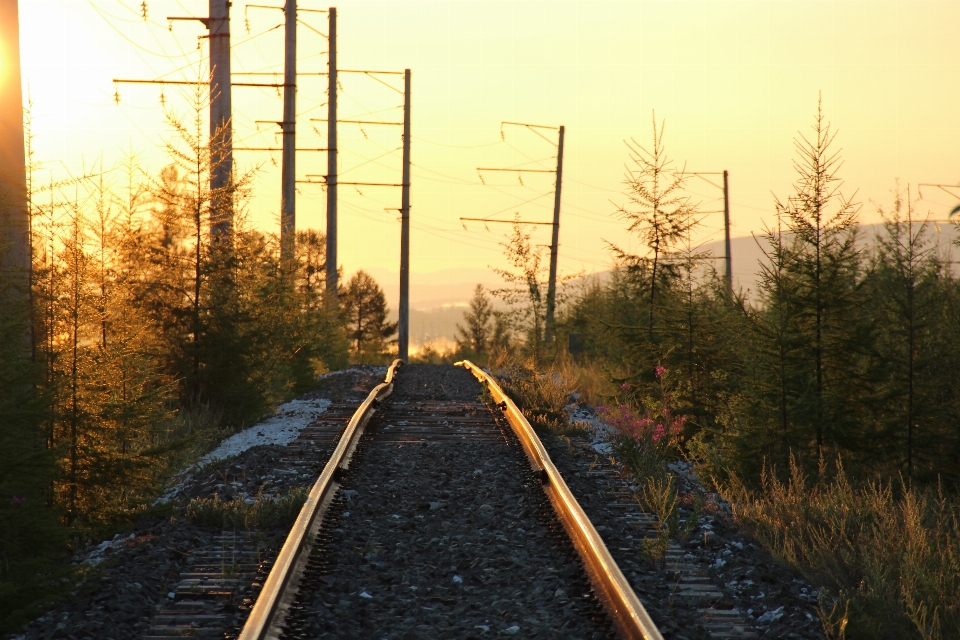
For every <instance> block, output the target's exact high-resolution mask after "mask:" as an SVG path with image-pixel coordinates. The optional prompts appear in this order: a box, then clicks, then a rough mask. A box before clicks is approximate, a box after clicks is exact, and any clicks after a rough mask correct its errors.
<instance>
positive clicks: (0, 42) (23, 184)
mask: <svg viewBox="0 0 960 640" xmlns="http://www.w3.org/2000/svg"><path fill="white" fill-rule="evenodd" d="M0 56H2V58H0V59H2V61H3V73H2V74H0V267H2V269H3V273H2V276H3V279H4V280H5V282H4V284H13V285H14V286H15V288H16V290H15V292H14V295H18V296H19V295H23V296H24V297H26V296H27V294H28V290H27V288H28V287H29V284H30V267H31V256H30V217H29V215H30V214H29V212H28V211H27V172H26V159H25V156H24V146H23V91H22V89H21V88H20V20H19V16H18V11H17V0H0Z"/></svg>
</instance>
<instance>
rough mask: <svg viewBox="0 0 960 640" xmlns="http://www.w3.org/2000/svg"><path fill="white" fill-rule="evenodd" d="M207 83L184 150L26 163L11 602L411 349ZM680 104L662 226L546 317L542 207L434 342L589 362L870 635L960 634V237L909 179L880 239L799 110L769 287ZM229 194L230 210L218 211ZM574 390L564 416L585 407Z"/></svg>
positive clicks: (573, 381)
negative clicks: (724, 271) (357, 367)
mask: <svg viewBox="0 0 960 640" xmlns="http://www.w3.org/2000/svg"><path fill="white" fill-rule="evenodd" d="M196 106H197V108H196V109H194V110H193V112H192V113H190V114H188V115H187V116H182V115H177V114H174V113H170V114H169V116H168V121H169V125H170V134H169V137H168V139H167V140H166V141H165V145H166V149H167V153H168V156H169V164H168V165H167V166H166V167H165V168H164V169H163V170H162V171H161V172H160V173H159V175H149V174H148V173H146V172H145V171H144V170H143V169H142V168H141V165H140V161H139V159H138V157H137V156H136V155H131V156H129V157H127V158H126V160H125V161H124V162H123V163H122V164H121V165H120V166H117V167H109V168H105V167H102V166H94V167H92V168H91V169H90V170H89V171H88V172H86V173H85V174H84V175H83V176H79V177H77V178H75V179H73V180H70V181H69V182H65V183H60V184H56V183H55V184H46V185H44V184H39V183H36V182H34V181H33V179H32V176H33V172H28V175H29V176H30V177H31V179H30V180H29V193H30V212H31V220H32V229H31V233H32V248H33V269H32V273H31V274H30V279H29V282H28V283H27V284H24V280H23V279H18V278H16V277H11V276H9V274H5V275H4V278H5V280H4V281H3V282H0V286H2V287H3V291H2V295H3V298H4V304H3V305H2V306H0V333H2V335H0V350H2V358H0V424H2V425H3V428H2V429H0V605H2V606H0V608H2V610H3V611H4V614H3V616H2V625H0V626H2V627H3V628H4V629H7V628H15V626H16V625H17V624H19V623H22V622H23V621H24V620H25V619H27V617H29V616H30V615H31V614H34V613H36V612H37V611H39V610H41V608H42V606H43V603H44V602H46V601H47V600H48V599H49V598H52V597H56V595H57V592H58V589H59V588H60V587H57V586H56V585H59V584H62V583H69V581H70V580H71V571H72V570H71V569H70V568H69V566H68V565H67V564H65V563H64V559H65V558H68V557H69V555H70V553H71V552H72V551H76V550H78V549H81V548H83V547H85V546H86V545H89V544H90V543H94V542H97V541H99V540H101V539H104V537H107V536H109V535H112V534H113V533H114V532H116V531H121V530H123V528H124V527H125V526H128V525H129V524H130V523H131V522H133V521H134V520H136V519H138V518H141V517H143V516H144V515H147V514H151V513H156V512H157V510H160V511H162V510H163V509H164V508H168V507H164V506H162V505H161V506H155V503H154V501H155V498H156V497H157V496H158V495H159V494H160V492H161V490H162V488H163V486H164V483H165V482H166V481H167V480H168V479H169V478H170V477H171V476H172V475H173V474H174V473H176V472H177V471H178V470H180V469H182V468H183V467H184V466H185V465H187V464H189V463H190V462H191V461H193V460H195V459H197V458H198V457H199V456H200V455H202V454H203V453H204V452H206V451H208V450H209V449H210V448H212V447H213V446H214V445H215V443H216V442H218V441H219V440H220V439H222V438H223V437H224V436H226V435H229V434H230V433H232V432H234V431H235V430H237V429H240V428H243V427H244V426H247V425H250V424H253V423H254V422H256V421H257V420H258V419H260V418H261V417H263V416H264V415H267V414H269V413H270V411H271V410H272V409H273V408H274V407H275V406H276V405H277V404H278V403H280V402H283V401H285V400H287V399H290V398H292V397H294V396H296V395H298V394H300V393H303V392H305V391H308V390H310V389H311V388H313V387H314V386H315V385H316V383H317V376H318V375H319V374H322V373H324V372H327V371H332V370H336V369H339V368H342V367H344V366H346V365H347V364H348V363H349V362H383V361H385V360H387V359H389V358H390V349H391V343H390V338H391V337H392V335H393V334H394V332H395V330H396V327H395V325H392V324H390V323H389V322H387V320H386V317H387V308H386V302H385V299H384V295H383V292H382V290H380V288H379V286H378V285H377V283H376V282H375V281H374V280H373V279H372V278H371V277H370V276H368V275H367V274H365V273H364V272H362V271H361V272H358V274H356V275H355V276H354V277H353V278H352V279H351V280H350V281H349V282H347V283H346V284H344V285H343V286H342V287H341V288H340V290H339V291H338V292H337V294H338V298H339V307H337V306H335V305H333V304H331V296H330V295H329V294H328V292H326V291H325V290H324V286H323V281H322V274H323V273H324V271H325V262H326V261H325V255H324V238H323V235H322V234H320V233H318V232H314V231H307V232H300V233H298V234H297V236H296V247H295V251H294V255H293V256H292V257H289V256H285V255H284V254H283V253H282V252H281V248H280V246H279V240H278V238H277V237H276V236H275V235H272V234H266V233H263V232H260V231H257V230H254V229H253V228H252V227H251V226H250V225H249V224H248V223H247V221H246V219H245V213H246V212H245V208H244V203H245V202H246V200H247V198H248V196H249V189H250V184H251V176H245V175H237V176H234V179H233V181H232V182H231V184H230V187H229V189H228V190H227V191H224V192H211V190H210V188H209V186H208V185H209V173H210V170H211V166H210V154H209V153H208V149H207V146H206V145H207V140H206V137H205V132H204V131H203V128H202V126H203V122H202V120H201V117H200V115H199V114H200V113H201V112H202V106H203V105H202V104H200V103H199V102H198V104H197V105H196ZM665 131H666V129H665V127H664V125H663V123H662V122H659V123H658V122H657V120H656V119H654V121H653V127H652V138H650V143H644V144H639V143H631V144H629V145H628V158H627V160H628V166H629V167H630V170H629V171H628V173H627V174H626V176H625V177H624V195H623V197H622V198H621V200H622V204H621V206H620V208H619V210H617V211H612V212H611V214H612V215H616V216H619V218H621V219H622V221H623V224H624V227H625V229H626V231H627V232H628V233H631V234H633V235H634V236H635V237H636V238H637V239H638V241H639V242H640V243H641V245H642V246H644V247H645V248H646V252H645V253H644V254H643V255H633V254H631V253H629V252H627V251H625V250H623V249H622V248H620V247H618V246H615V245H610V247H609V249H610V254H611V263H612V267H611V269H610V271H609V273H608V274H605V275H604V276H603V277H599V276H594V277H580V274H571V275H569V276H567V277H566V279H565V280H563V279H561V280H562V281H564V282H565V283H566V284H565V285H564V286H563V287H562V293H561V295H560V297H559V306H558V316H557V318H558V319H557V322H556V324H555V326H550V327H548V326H547V323H546V262H545V260H544V259H543V253H542V251H543V250H542V248H541V247H538V246H536V245H535V244H533V243H532V241H531V236H530V235H529V233H528V232H526V231H525V230H524V227H523V226H522V225H521V224H519V223H518V224H516V225H515V226H514V228H513V231H512V235H510V236H509V237H508V238H507V239H506V240H505V241H504V243H503V252H504V262H503V268H502V269H497V272H498V273H499V274H500V275H501V276H502V278H503V280H504V286H503V287H502V288H501V289H496V290H493V291H490V292H488V291H486V290H484V288H483V287H480V286H478V287H477V290H476V294H475V296H474V299H473V300H472V302H471V306H470V308H469V310H468V311H467V313H466V314H465V317H464V321H463V324H462V325H461V326H460V327H459V334H460V335H459V337H458V340H457V349H456V351H455V352H453V353H447V354H440V353H436V352H434V351H431V350H429V349H427V350H425V351H424V352H422V353H421V354H420V356H419V360H421V361H432V362H440V361H444V362H452V361H453V360H454V359H459V358H464V357H468V358H470V359H473V360H475V361H477V362H478V363H481V364H485V365H489V366H491V367H492V368H494V369H495V370H498V371H501V372H503V371H507V372H511V371H512V372H513V373H512V374H510V375H513V378H512V379H513V380H517V376H520V377H522V376H528V377H530V378H531V379H537V378H539V377H543V376H548V377H550V379H551V380H554V379H555V380H561V381H563V385H565V386H564V389H563V393H561V394H560V395H559V396H558V397H559V398H560V407H562V405H563V404H564V403H566V402H567V401H568V399H569V396H568V395H567V394H568V393H569V392H573V391H577V392H578V393H580V394H581V397H584V398H586V399H587V400H589V401H591V402H593V403H594V404H597V405H602V406H601V407H600V408H598V411H600V412H601V413H604V412H605V416H606V418H607V419H608V421H609V422H610V423H611V424H613V425H615V426H616V427H617V428H618V429H619V433H620V436H619V440H618V442H617V449H616V455H617V456H618V457H620V458H621V459H622V460H624V461H625V462H626V463H627V464H628V465H629V466H631V467H632V468H633V469H635V470H637V471H638V472H639V471H643V472H644V473H647V474H648V475H650V474H652V475H656V474H659V473H665V468H666V463H667V462H668V461H670V460H672V459H676V458H686V459H689V460H691V461H693V462H694V463H695V464H696V468H697V472H698V474H700V476H701V477H702V478H703V479H704V481H705V482H706V483H708V484H709V485H710V486H712V487H714V488H716V489H717V490H718V491H720V493H721V494H723V495H724V496H725V497H727V498H728V499H729V500H730V501H731V502H732V503H733V504H734V505H735V510H734V515H735V517H736V518H737V519H738V521H739V522H740V523H741V524H742V525H743V526H745V527H746V528H747V529H749V530H750V531H751V532H752V533H753V534H754V535H755V536H756V537H757V538H758V539H760V540H761V541H762V542H764V544H765V545H766V546H767V547H768V548H770V549H771V550H772V551H773V552H774V554H775V555H776V556H777V557H778V558H780V559H781V560H782V561H783V562H785V563H787V564H790V565H792V566H794V567H796V568H797V569H798V570H799V571H801V572H802V573H803V574H804V575H805V576H807V577H808V578H809V579H811V581H813V582H814V583H815V584H817V585H818V586H820V587H822V589H823V593H824V594H826V596H825V597H824V599H823V600H822V603H821V606H822V607H823V610H824V613H823V617H824V620H825V625H826V626H827V628H828V629H831V630H833V631H831V633H833V632H834V631H835V632H836V633H835V634H834V635H836V636H837V637H842V636H843V634H844V630H845V628H846V626H847V625H848V624H850V625H852V626H851V629H853V628H858V629H861V630H866V631H861V632H860V633H861V634H862V635H859V636H857V637H868V636H869V637H881V636H886V637H905V636H916V637H930V638H933V637H950V636H951V635H952V634H954V633H956V632H958V630H960V626H958V625H960V600H958V595H960V554H958V551H957V544H956V543H957V542H958V541H960V525H958V517H957V514H958V512H957V509H956V507H955V499H956V495H957V482H958V480H960V428H958V426H957V425H958V424H960V367H958V363H960V346H958V345H960V278H958V277H957V276H956V274H955V273H954V270H953V269H952V268H951V267H952V261H951V257H950V255H949V254H943V253H942V252H939V251H938V250H937V246H936V243H935V242H934V241H933V238H932V237H931V235H932V229H931V225H930V223H928V222H926V221H925V215H924V214H923V213H921V212H919V211H917V204H916V203H915V202H914V201H913V200H912V199H911V195H910V192H909V190H908V189H907V190H904V189H902V188H900V187H899V186H894V191H893V196H892V199H891V203H890V204H889V205H888V206H886V207H885V208H883V209H882V210H881V211H880V213H881V214H882V215H883V219H884V221H885V222H884V226H883V232H882V233H881V234H880V235H879V237H877V238H873V239H869V240H871V241H870V242H861V240H863V238H860V237H858V234H859V233H860V232H859V230H858V215H859V213H860V211H861V205H860V204H858V203H857V202H856V201H855V200H853V199H850V198H848V197H846V196H845V195H844V194H845V193H849V192H852V191H853V190H851V189H847V188H845V187H844V186H843V183H842V180H841V176H840V175H839V169H840V163H841V158H840V156H839V154H838V152H837V151H836V148H837V146H836V143H835V135H836V134H835V132H834V131H833V130H832V129H831V127H830V125H829V123H828V121H827V118H826V116H825V115H824V114H823V113H822V112H820V111H819V110H818V112H817V113H816V115H815V117H814V120H813V126H812V128H810V129H808V130H806V131H805V132H803V133H801V134H799V136H798V138H797V156H796V159H795V160H796V162H795V166H796V176H795V184H794V190H793V192H792V193H789V194H778V199H776V200H775V202H774V203H773V211H772V212H773V213H774V214H775V216H774V217H773V218H772V219H773V220H775V223H773V224H771V225H770V226H768V227H767V228H766V229H765V231H764V232H763V233H762V234H760V235H758V236H757V238H756V240H757V242H758V243H760V245H761V246H762V247H763V250H764V255H765V258H764V260H763V261H762V262H761V263H760V264H759V265H757V266H756V269H757V270H758V271H759V277H760V280H759V282H760V285H759V287H758V290H757V291H755V292H752V293H750V294H748V293H747V292H743V291H736V290H734V289H733V288H732V283H730V282H728V281H726V280H725V278H724V277H723V276H721V275H720V274H718V273H717V272H716V271H715V269H714V267H713V263H712V262H711V261H710V260H709V259H708V256H706V255H705V254H704V253H703V252H702V251H700V250H699V249H698V247H697V246H696V245H695V244H694V243H693V241H692V240H691V238H693V237H694V234H695V232H696V230H697V225H698V224H699V221H700V219H701V218H702V215H701V214H700V212H699V210H698V204H697V202H696V201H695V200H694V199H692V198H691V197H690V196H689V195H688V194H687V192H686V191H685V187H686V182H687V180H688V179H689V175H688V174H685V173H684V170H683V163H682V162H677V161H675V160H672V159H671V158H670V157H669V156H668V154H667V152H666V145H665ZM644 139H647V138H644ZM28 142H29V136H28ZM28 158H29V161H30V162H31V163H33V162H34V160H33V158H32V156H30V155H29V152H28ZM31 166H33V165H32V164H31ZM225 207H230V208H231V210H232V219H233V223H232V230H231V233H230V235H229V237H224V236H222V235H218V234H217V233H212V232H211V230H212V229H213V228H215V227H216V225H217V223H218V222H219V221H222V219H223V216H224V208H225ZM24 335H29V337H30V338H29V340H24V339H23V336H24ZM571 337H573V339H571ZM574 344H576V345H577V346H578V348H577V349H575V350H574V351H575V353H574V354H571V353H569V349H568V346H571V345H574ZM508 377H509V376H508ZM521 386H522V385H521ZM514 391H515V392H516V393H517V395H518V397H519V396H522V395H523V393H522V389H519V390H518V388H515V389H514ZM520 399H521V400H524V398H522V397H521V398H520ZM525 404H527V405H528V408H529V409H531V410H536V408H537V407H536V406H534V405H536V404H537V400H536V399H532V400H530V402H528V403H525ZM548 409H549V407H548ZM551 411H552V414H551ZM551 411H545V412H542V415H543V416H546V417H545V418H544V419H543V420H542V421H541V422H542V424H545V425H547V426H550V425H551V424H552V425H554V426H556V424H557V423H556V421H557V420H561V421H562V417H558V416H561V414H562V412H561V411H559V408H558V407H554V408H553V409H552V410H551ZM551 415H552V416H553V417H552V418H551ZM551 419H553V420H554V422H553V423H551V422H550V420H551ZM878 629H886V631H883V632H882V633H879V635H870V634H871V633H873V630H878ZM891 629H892V630H893V632H892V633H893V635H891V631H890V630H891ZM901 633H902V634H903V635H898V634H901Z"/></svg>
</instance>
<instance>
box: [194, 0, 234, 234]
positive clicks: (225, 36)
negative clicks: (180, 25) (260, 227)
mask: <svg viewBox="0 0 960 640" xmlns="http://www.w3.org/2000/svg"><path fill="white" fill-rule="evenodd" d="M209 11H210V12H209V14H208V16H209V17H208V18H206V19H205V20H204V19H201V22H203V23H204V24H205V25H206V27H207V28H208V29H209V30H210V205H211V211H212V212H213V222H212V224H211V234H212V235H213V238H214V240H217V239H218V238H223V239H228V238H229V237H230V235H231V234H232V232H233V194H232V193H231V191H232V187H233V132H232V128H233V123H232V105H231V93H232V89H231V84H230V82H231V79H230V0H210V6H209Z"/></svg>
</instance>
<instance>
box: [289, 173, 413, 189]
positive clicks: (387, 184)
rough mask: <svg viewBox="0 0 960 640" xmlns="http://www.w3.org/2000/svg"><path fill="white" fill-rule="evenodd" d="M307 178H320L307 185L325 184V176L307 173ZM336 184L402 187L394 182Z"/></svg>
mask: <svg viewBox="0 0 960 640" xmlns="http://www.w3.org/2000/svg"><path fill="white" fill-rule="evenodd" d="M307 177H308V178H320V180H311V181H309V182H307V184H327V176H322V175H318V174H314V173H308V174H307ZM337 184H347V185H351V186H357V187H402V186H403V184H401V183H394V182H341V181H340V180H337Z"/></svg>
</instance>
